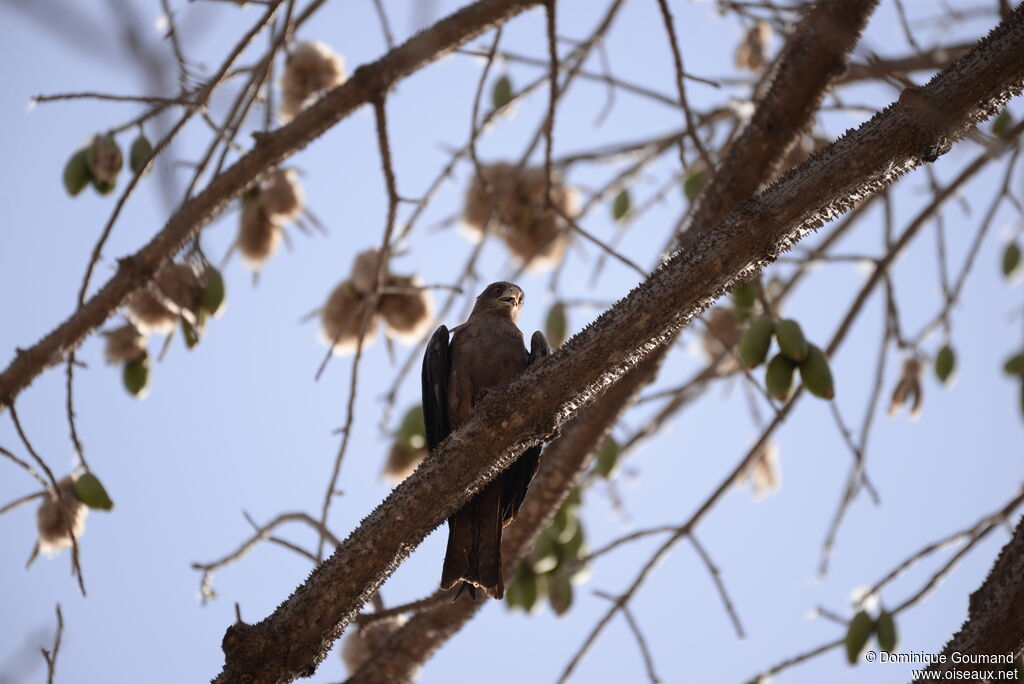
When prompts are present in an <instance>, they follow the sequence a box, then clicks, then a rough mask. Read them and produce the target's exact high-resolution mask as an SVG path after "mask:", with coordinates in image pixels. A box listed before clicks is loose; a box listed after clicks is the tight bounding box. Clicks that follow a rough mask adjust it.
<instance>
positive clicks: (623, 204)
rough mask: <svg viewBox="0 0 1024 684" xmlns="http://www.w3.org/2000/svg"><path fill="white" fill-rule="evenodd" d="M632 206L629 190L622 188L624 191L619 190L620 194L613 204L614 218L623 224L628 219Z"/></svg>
mask: <svg viewBox="0 0 1024 684" xmlns="http://www.w3.org/2000/svg"><path fill="white" fill-rule="evenodd" d="M632 206H633V202H632V201H631V200H630V197H629V188H622V190H619V194H617V195H616V196H615V201H613V202H612V218H613V219H615V220H616V221H619V222H620V223H621V222H622V220H623V219H625V218H626V215H627V214H629V210H630V209H631V208H632Z"/></svg>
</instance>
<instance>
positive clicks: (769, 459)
mask: <svg viewBox="0 0 1024 684" xmlns="http://www.w3.org/2000/svg"><path fill="white" fill-rule="evenodd" d="M743 478H744V480H745V481H746V482H748V483H749V484H750V487H751V489H753V493H754V500H755V501H760V500H761V499H763V498H765V497H767V496H771V495H772V494H775V493H776V492H777V491H779V488H780V487H781V486H782V471H781V470H780V468H779V448H778V447H777V446H776V445H775V443H774V442H765V443H764V444H762V445H761V447H760V448H758V449H757V452H756V453H755V455H754V457H753V460H752V461H751V463H750V466H749V467H748V468H747V469H746V471H744V475H743Z"/></svg>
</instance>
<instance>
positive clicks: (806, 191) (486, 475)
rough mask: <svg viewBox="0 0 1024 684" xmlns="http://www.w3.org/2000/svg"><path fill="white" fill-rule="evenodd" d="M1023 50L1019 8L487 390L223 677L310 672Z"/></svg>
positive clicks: (242, 629)
mask: <svg viewBox="0 0 1024 684" xmlns="http://www.w3.org/2000/svg"><path fill="white" fill-rule="evenodd" d="M1021 45H1024V7H1020V8H1018V9H1017V10H1015V11H1014V12H1013V13H1012V14H1011V15H1010V16H1009V17H1008V18H1007V20H1006V21H1005V22H1003V23H1002V24H1001V25H1000V26H998V27H997V28H996V29H995V30H993V32H992V33H991V34H990V35H989V36H987V37H986V38H984V39H982V40H981V41H979V43H978V45H977V47H976V48H975V49H974V50H972V51H971V52H970V53H968V54H967V55H966V56H964V57H963V58H962V59H961V60H959V61H957V62H956V63H954V64H953V65H952V66H950V67H949V68H948V69H946V70H945V71H943V72H942V73H940V74H938V75H937V76H936V77H935V78H933V79H932V81H931V82H930V83H929V84H928V85H927V86H925V87H922V88H916V89H912V90H908V91H905V92H904V94H903V95H902V96H901V98H900V100H899V101H898V102H896V103H894V104H892V105H890V106H889V107H888V108H886V110H885V111H883V112H880V113H879V114H877V115H876V116H875V117H873V118H872V119H871V120H870V121H868V122H866V123H865V124H863V125H862V126H861V127H860V128H858V129H856V130H854V131H851V132H849V133H847V134H846V135H845V136H844V137H843V138H841V139H839V140H838V141H837V142H835V143H834V144H833V145H831V146H829V147H828V148H826V149H825V150H822V152H820V153H819V154H818V155H816V156H815V157H813V158H811V159H810V160H808V161H807V162H806V163H804V164H802V165H800V166H799V167H796V168H794V169H792V170H791V171H789V172H788V173H787V174H786V175H785V176H784V177H783V178H782V179H781V180H780V181H779V182H777V183H776V184H775V185H773V186H772V187H770V188H768V189H767V190H766V191H764V192H763V193H761V194H759V195H757V196H755V197H753V198H751V199H749V200H747V201H745V202H743V203H742V204H740V205H739V206H738V207H737V208H736V209H735V210H734V211H733V212H732V213H730V214H729V215H728V216H727V217H726V218H725V220H724V221H722V223H720V224H719V225H718V226H717V227H715V228H713V229H712V230H710V231H708V232H707V233H706V234H704V235H703V236H701V237H700V238H699V239H698V240H697V241H696V242H695V243H694V244H693V246H692V247H691V248H690V249H688V250H686V251H684V252H677V253H676V254H674V255H673V256H672V257H671V258H669V259H668V260H667V261H666V262H665V264H664V265H663V266H662V267H661V268H660V269H658V270H657V271H656V272H655V273H654V274H653V275H652V276H651V277H650V278H649V279H648V280H647V281H645V282H644V283H642V284H641V285H639V286H638V287H637V288H636V289H634V290H633V291H632V292H631V293H630V294H629V296H627V297H626V298H625V299H623V300H621V301H619V302H618V303H617V304H616V305H615V306H614V307H612V308H611V309H609V310H608V311H606V312H605V313H604V314H603V315H602V316H601V317H599V318H598V319H597V320H596V321H595V322H594V323H592V324H591V325H590V326H589V327H588V328H586V329H585V330H584V331H583V332H581V333H580V334H579V335H577V336H576V337H574V338H573V339H572V340H570V341H569V342H567V343H566V345H565V346H564V347H563V348H562V349H561V350H559V351H557V352H555V354H553V355H552V356H551V357H549V358H548V360H547V361H545V362H544V363H543V364H540V365H539V366H538V367H536V368H534V369H532V370H531V371H529V372H528V373H525V374H524V375H523V376H521V377H520V378H519V379H517V380H516V381H514V382H513V383H511V384H510V385H508V386H507V387H506V388H504V389H502V390H500V391H495V392H493V393H491V394H489V395H488V396H487V398H486V399H484V400H483V401H482V402H481V403H480V404H479V406H477V408H476V410H475V412H474V414H473V417H472V418H471V419H470V420H469V421H468V422H467V423H466V424H465V425H463V426H462V428H460V429H459V430H458V431H457V432H456V433H454V434H453V435H452V436H451V437H449V438H448V440H446V442H445V443H444V444H442V445H441V447H440V448H439V449H438V450H437V451H436V452H435V453H434V454H433V455H432V456H430V457H428V458H427V460H426V461H424V463H423V465H422V466H421V467H420V468H419V469H418V470H417V471H416V472H415V473H413V475H412V476H411V477H409V478H408V479H407V480H405V481H404V482H403V483H402V484H401V485H399V486H398V487H397V488H396V489H395V490H394V491H393V492H392V493H391V494H390V495H389V496H388V497H387V498H386V499H385V500H384V501H383V502H382V503H381V504H380V505H379V506H378V507H377V508H376V509H375V510H374V511H373V512H372V513H370V514H369V515H368V516H367V517H366V519H364V521H363V522H362V524H361V525H360V526H359V527H358V528H357V529H356V530H355V531H354V532H353V533H352V534H351V536H349V538H348V539H346V540H345V541H344V542H343V543H342V544H341V545H340V546H339V547H338V549H337V550H336V552H335V553H334V555H333V556H332V557H331V558H330V559H329V560H328V561H326V562H325V563H324V564H323V565H321V566H320V567H318V568H317V569H315V570H314V571H313V573H312V574H311V575H310V576H309V578H308V579H307V580H306V581H305V582H304V583H303V584H302V585H301V586H299V587H298V588H297V589H296V591H295V592H294V593H293V594H292V595H291V596H290V597H289V598H288V599H286V600H285V601H284V602H283V603H282V604H281V605H280V606H278V608H277V609H276V610H275V611H274V613H273V614H271V615H270V616H268V617H267V618H266V619H264V620H263V621H262V622H260V623H258V624H256V625H247V624H244V623H241V622H238V623H236V624H235V625H233V626H231V627H230V628H229V629H228V632H227V634H226V635H225V638H224V643H223V647H224V651H225V656H226V663H225V667H224V670H223V672H222V673H221V675H220V676H219V677H218V679H217V681H218V682H228V681H243V680H245V681H282V680H288V679H291V678H294V677H296V676H301V675H308V674H311V673H312V672H313V671H314V669H315V667H316V665H317V664H318V663H319V662H320V661H321V660H322V659H323V657H324V655H325V653H326V650H327V648H328V647H329V646H330V644H331V643H332V642H333V641H334V640H335V639H336V638H337V637H338V636H339V635H340V634H341V632H342V630H343V629H344V628H345V626H346V625H347V624H348V623H349V622H350V621H351V620H352V618H353V617H354V615H355V614H356V612H357V611H358V609H359V608H360V607H361V606H362V605H363V604H365V603H366V601H368V600H369V598H370V597H371V596H372V595H373V593H374V592H376V590H377V589H378V587H379V586H380V585H381V584H382V583H383V581H384V580H385V579H386V578H387V577H388V576H389V575H390V574H391V573H392V572H393V571H394V570H395V568H396V567H397V566H398V564H399V563H400V562H402V561H403V560H404V559H405V558H406V557H407V556H408V555H409V553H411V551H412V550H413V549H414V548H415V547H416V546H417V545H418V544H419V543H420V542H421V541H422V540H423V538H424V537H425V536H426V535H427V534H428V533H429V532H430V531H431V530H432V529H434V528H435V527H436V526H437V525H439V524H440V523H441V522H442V521H443V520H444V519H445V517H447V516H448V515H449V514H450V513H451V512H453V511H454V510H456V509H457V508H458V507H459V506H461V505H463V504H464V503H465V502H466V501H467V500H468V499H469V497H470V496H472V495H473V494H474V493H475V492H476V491H478V490H479V488H480V487H482V486H483V485H484V484H486V483H487V482H488V481H490V480H491V479H492V478H493V477H494V476H495V475H496V474H498V473H499V472H501V471H502V470H503V469H504V468H505V467H507V466H508V465H509V463H510V462H511V460H512V458H514V456H515V455H516V454H518V453H520V452H521V451H522V450H523V449H524V448H525V447H527V446H529V445H532V444H536V443H538V442H540V441H544V440H545V439H550V438H551V437H552V436H553V435H554V434H555V433H556V432H557V431H558V430H559V429H560V428H562V427H563V426H564V425H565V424H566V423H567V421H569V420H570V419H571V418H572V417H573V416H575V415H576V414H577V413H578V412H579V411H580V410H581V409H582V408H583V407H585V406H588V405H590V404H591V403H592V402H594V400H595V399H596V398H597V397H598V396H599V395H600V394H602V393H604V392H605V391H606V390H607V389H608V388H610V387H612V386H614V384H615V383H616V381H617V380H619V379H620V378H621V377H622V376H623V375H624V374H625V373H627V372H629V371H630V370H632V369H633V368H635V367H637V366H638V365H639V364H640V363H641V362H643V361H644V359H645V358H646V357H648V356H650V355H651V352H653V351H654V350H656V349H657V348H658V347H659V346H660V345H662V344H664V343H665V342H666V341H668V340H670V339H672V338H673V337H674V335H675V334H676V333H677V332H678V331H679V330H680V329H681V328H682V327H683V326H685V325H686V324H688V323H689V322H690V321H691V320H692V319H693V318H694V317H696V316H697V315H699V314H700V312H701V311H702V310H703V309H704V308H706V307H707V306H708V305H709V304H710V303H711V302H712V301H714V300H715V299H716V298H717V297H719V296H720V295H721V294H722V293H724V292H725V291H726V290H728V289H730V288H731V287H733V286H734V285H735V284H736V283H737V282H740V281H743V280H747V279H749V278H750V277H751V276H752V275H754V274H755V273H757V272H758V271H759V270H760V269H762V268H763V267H764V266H765V265H767V264H768V263H770V262H771V261H772V260H774V259H775V258H777V257H778V255H779V254H780V253H781V252H782V251H784V250H786V249H788V248H789V247H791V246H792V245H793V244H794V243H795V242H797V241H798V240H799V239H800V238H801V237H803V236H804V235H806V234H807V233H809V232H811V231H812V230H814V229H816V228H818V227H819V226H821V225H822V224H824V223H825V222H827V221H829V220H832V219H833V218H835V217H836V216H838V215H840V214H841V213H843V212H845V211H849V210H850V209H851V208H853V207H854V206H856V205H857V204H858V203H859V202H860V201H862V200H863V199H864V198H865V197H866V196H868V195H870V194H873V193H876V192H878V191H880V190H882V189H884V188H885V187H887V186H888V185H890V184H891V183H893V182H894V181H895V180H896V179H897V178H899V177H900V176H901V175H902V174H904V173H906V172H907V171H910V170H911V169H913V168H914V167H916V166H917V165H919V164H920V163H921V162H922V161H924V160H933V159H935V158H936V157H937V155H938V154H941V153H944V152H945V151H947V150H948V149H949V148H950V146H951V145H952V143H953V142H954V141H956V140H959V139H960V138H962V137H964V136H965V135H966V134H967V133H968V132H969V131H970V130H971V129H972V128H973V127H974V126H975V125H977V124H978V123H979V122H981V121H983V120H984V119H985V118H987V117H990V116H992V115H994V114H995V113H996V112H997V111H998V109H999V108H1000V107H1001V106H1002V105H1003V104H1005V103H1006V101H1007V100H1009V98H1010V97H1011V96H1013V95H1016V94H1019V92H1020V91H1021V88H1022V87H1024V59H1021V52H1022V48H1021V47H1020V46H1021ZM337 92H338V91H334V93H333V94H334V95H336V94H337ZM932 103H935V104H934V105H933V104H932ZM453 605H457V604H453Z"/></svg>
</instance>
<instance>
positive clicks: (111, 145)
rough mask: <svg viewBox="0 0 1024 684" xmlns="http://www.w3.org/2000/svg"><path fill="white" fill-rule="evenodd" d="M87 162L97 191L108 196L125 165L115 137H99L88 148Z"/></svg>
mask: <svg viewBox="0 0 1024 684" xmlns="http://www.w3.org/2000/svg"><path fill="white" fill-rule="evenodd" d="M85 160H86V162H87V163H88V165H89V175H90V176H91V177H92V180H93V182H94V183H95V184H96V189H97V190H99V191H100V192H101V193H103V194H106V192H109V190H108V189H107V188H109V189H113V187H114V183H115V182H117V174H118V173H120V171H121V167H122V166H123V165H124V157H122V156H121V148H119V147H118V146H117V141H116V140H114V136H113V135H110V134H107V135H97V136H95V137H94V138H93V139H92V142H91V143H89V146H88V147H87V148H86V154H85Z"/></svg>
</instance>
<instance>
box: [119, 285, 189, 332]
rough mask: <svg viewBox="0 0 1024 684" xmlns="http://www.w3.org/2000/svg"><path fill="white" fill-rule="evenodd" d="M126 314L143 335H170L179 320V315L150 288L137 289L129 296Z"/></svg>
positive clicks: (125, 309) (125, 307)
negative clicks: (164, 303) (165, 304)
mask: <svg viewBox="0 0 1024 684" xmlns="http://www.w3.org/2000/svg"><path fill="white" fill-rule="evenodd" d="M124 315H125V316H127V317H128V320H130V321H131V322H132V323H134V324H135V327H136V328H138V329H139V332H140V333H142V334H143V335H152V334H160V335H170V334H171V333H172V332H174V326H175V325H176V324H177V322H178V317H177V315H175V313H174V312H173V311H171V310H170V309H168V308H167V307H166V306H164V305H163V303H162V302H161V301H160V300H159V299H157V298H156V297H155V296H154V295H153V293H152V292H150V291H149V289H148V288H142V289H141V290H136V291H135V292H133V293H132V295H131V296H130V297H128V300H127V301H126V302H125V305H124Z"/></svg>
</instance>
